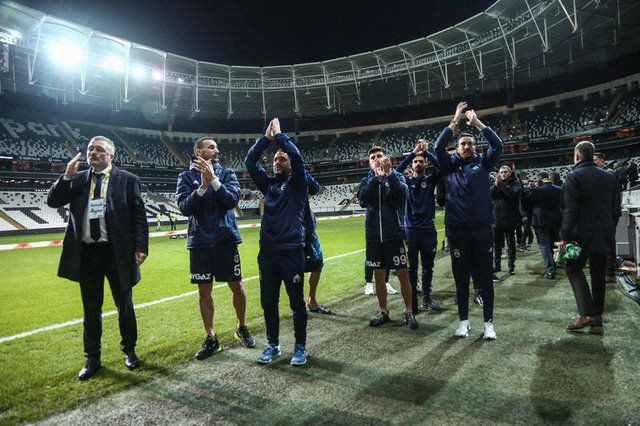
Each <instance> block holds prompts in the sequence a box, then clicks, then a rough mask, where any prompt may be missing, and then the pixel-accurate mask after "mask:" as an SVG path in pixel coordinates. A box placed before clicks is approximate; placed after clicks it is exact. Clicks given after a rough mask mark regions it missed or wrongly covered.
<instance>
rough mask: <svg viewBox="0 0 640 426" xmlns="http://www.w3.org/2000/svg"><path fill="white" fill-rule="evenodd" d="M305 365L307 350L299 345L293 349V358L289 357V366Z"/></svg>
mask: <svg viewBox="0 0 640 426" xmlns="http://www.w3.org/2000/svg"><path fill="white" fill-rule="evenodd" d="M306 363H307V350H306V349H305V348H304V346H302V345H301V344H299V343H296V345H295V346H294V348H293V356H292V357H291V365H305V364H306Z"/></svg>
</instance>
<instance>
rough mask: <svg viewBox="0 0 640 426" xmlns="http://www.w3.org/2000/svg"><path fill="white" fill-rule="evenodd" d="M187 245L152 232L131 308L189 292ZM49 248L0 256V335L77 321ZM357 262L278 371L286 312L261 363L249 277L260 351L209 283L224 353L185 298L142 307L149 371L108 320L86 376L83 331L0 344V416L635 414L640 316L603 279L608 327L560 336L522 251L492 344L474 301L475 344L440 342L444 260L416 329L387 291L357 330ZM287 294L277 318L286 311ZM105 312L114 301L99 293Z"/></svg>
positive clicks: (446, 286)
mask: <svg viewBox="0 0 640 426" xmlns="http://www.w3.org/2000/svg"><path fill="white" fill-rule="evenodd" d="M441 219H442V218H441V217H439V218H438V225H437V226H438V228H442V224H441ZM362 223H363V219H362V218H351V219H343V220H338V221H323V222H319V225H318V233H319V236H320V240H321V242H322V245H323V251H324V255H325V257H326V258H328V257H331V256H335V255H339V254H342V253H349V252H353V251H355V250H360V249H362V248H363V247H364V230H363V225H362ZM241 233H242V237H243V240H244V243H243V244H242V245H241V246H240V252H241V258H242V264H243V275H244V277H245V278H247V277H252V276H255V275H257V265H256V261H255V258H256V255H257V237H258V230H257V229H246V230H242V231H241ZM184 244H185V242H184V240H169V239H167V238H153V239H152V240H151V249H150V252H151V253H150V257H149V259H148V261H147V262H146V263H145V265H143V270H142V274H143V281H142V282H141V283H140V284H139V285H138V286H136V287H135V289H134V302H135V303H142V302H147V301H151V300H156V299H159V298H162V297H167V296H171V295H177V294H181V293H184V292H186V291H190V290H194V287H193V286H192V285H190V284H188V253H187V251H186V249H185V246H184ZM59 253H60V249H59V248H43V249H29V250H24V251H9V252H0V262H1V264H2V265H3V269H4V270H3V273H2V277H3V278H2V281H1V282H0V300H2V301H3V309H2V311H0V336H7V335H12V334H15V333H19V332H22V331H26V330H30V329H33V328H38V327H42V326H45V325H48V324H54V323H58V322H62V321H68V320H71V319H75V318H80V317H81V316H82V312H81V303H80V297H79V291H78V288H77V284H75V283H71V282H68V281H65V280H61V279H58V278H56V277H55V271H56V267H57V262H58V256H59ZM363 261H364V253H363V252H360V253H357V254H354V255H351V256H346V257H341V258H339V259H335V260H331V261H328V262H326V265H325V270H324V271H323V276H322V280H321V284H320V288H319V297H320V301H321V302H323V303H324V302H327V303H328V304H329V306H331V307H332V308H334V310H335V311H336V314H335V315H332V316H311V317H310V321H309V327H308V329H309V338H308V349H309V351H310V361H309V364H308V365H307V366H306V367H304V368H293V367H291V366H289V365H288V357H289V356H290V352H291V347H292V346H293V339H292V336H291V323H290V319H285V320H283V321H282V322H281V330H282V336H281V341H282V345H283V355H284V356H283V357H281V358H280V359H279V360H278V361H277V362H275V363H274V364H273V365H272V366H268V367H266V368H265V367H264V366H257V365H256V364H255V362H254V361H255V358H256V357H257V355H258V353H259V350H260V348H261V347H262V345H263V344H264V334H263V333H264V332H263V319H262V313H261V309H260V304H259V293H258V285H257V284H258V282H257V280H252V281H249V282H247V283H246V289H247V295H248V299H249V306H248V309H249V310H248V318H249V326H250V328H251V329H252V330H253V331H254V332H255V335H256V337H257V338H258V340H259V348H258V349H255V350H249V349H245V348H241V347H238V346H237V344H235V343H234V342H233V340H232V337H231V333H232V331H233V327H234V321H235V320H234V312H233V308H232V306H231V301H230V292H229V291H228V289H226V288H219V289H216V290H214V300H215V301H216V330H217V332H218V334H219V336H220V339H221V341H222V343H223V346H224V347H225V348H226V350H225V351H223V352H222V353H220V354H217V355H215V356H214V357H212V358H211V359H210V360H207V361H204V362H195V361H193V354H194V352H195V350H197V348H198V346H199V344H200V342H201V340H202V338H203V337H204V333H203V331H202V325H201V321H200V317H199V313H198V308H197V302H196V298H195V296H189V297H184V298H180V299H176V300H173V301H171V302H166V303H162V304H157V305H154V306H150V307H146V308H143V309H138V310H137V312H136V314H137V317H138V327H139V341H138V354H139V356H140V358H141V359H142V361H143V366H142V368H140V369H139V370H136V371H135V372H129V371H127V370H126V369H124V367H123V365H122V357H121V353H120V350H119V344H118V342H119V334H118V327H117V318H116V317H115V316H111V317H108V318H105V319H104V335H103V339H102V344H103V369H102V371H101V372H100V373H99V374H98V375H97V376H96V377H95V378H93V379H92V380H90V381H88V382H86V383H80V382H78V381H77V379H76V378H75V376H76V374H77V371H78V370H79V368H80V367H81V365H82V363H83V357H82V325H81V324H78V325H74V326H69V327H65V328H62V329H58V330H53V331H48V332H43V333H39V334H35V335H33V336H30V337H27V338H24V339H18V340H13V341H10V342H6V343H0V423H21V422H26V421H34V420H38V419H42V418H47V417H49V416H52V415H53V416H54V417H52V418H51V419H50V420H51V421H52V422H55V423H74V422H76V423H77V422H85V423H86V422H94V420H95V422H98V423H141V422H147V423H172V422H185V421H187V420H188V421H190V422H194V423H213V422H221V421H225V422H231V423H265V422H266V423H295V424H302V423H320V422H322V423H350V424H360V423H405V424H415V423H437V424H440V423H473V424H477V423H507V424H513V423H549V422H561V423H579V424H603V423H605V424H610V423H616V424H627V423H637V420H638V419H639V418H640V409H639V408H638V405H637V403H636V401H637V396H638V394H637V389H638V387H637V369H636V365H637V360H638V358H639V356H640V349H639V348H638V345H637V342H638V335H639V334H640V333H639V331H640V327H639V326H638V321H637V318H638V313H639V312H640V311H639V310H638V307H637V306H636V305H634V304H633V303H632V302H631V301H630V300H629V299H626V298H625V297H623V296H622V295H621V294H620V293H619V292H618V291H617V290H614V289H613V287H609V288H608V294H607V306H606V319H607V324H606V328H605V333H604V335H589V334H579V335H575V334H570V333H567V332H566V331H565V330H564V326H565V324H566V323H567V322H568V321H570V320H571V319H573V318H574V316H575V301H574V299H573V296H572V293H571V290H570V287H569V285H568V283H567V281H566V280H565V279H558V280H555V281H547V280H543V279H540V278H539V273H540V272H542V269H543V268H542V263H541V261H540V260H539V255H538V254H536V253H533V254H527V255H525V256H523V255H521V254H520V253H519V260H518V263H517V268H518V274H517V275H515V276H514V277H509V278H506V277H505V279H503V281H501V282H500V283H499V284H497V285H496V310H495V311H496V315H495V321H496V331H497V333H498V340H497V341H495V342H484V341H482V340H480V339H478V338H477V336H478V335H479V333H480V330H481V312H480V310H479V309H478V308H471V322H472V333H471V334H472V337H471V338H469V339H465V340H461V341H458V340H454V339H451V338H450V336H451V335H452V334H453V332H454V330H455V327H456V325H457V315H456V310H455V306H454V305H452V303H451V299H452V298H453V296H454V285H453V280H452V277H451V270H450V262H449V259H448V258H444V257H441V256H438V258H437V261H436V268H435V278H434V285H435V294H434V297H435V299H436V300H437V301H438V302H439V303H441V304H442V305H443V307H445V308H446V309H445V311H443V312H442V313H439V314H435V313H423V314H420V315H419V316H418V321H419V322H420V328H419V329H418V330H417V331H416V332H414V333H410V332H408V331H407V330H405V328H404V327H403V325H402V323H401V321H400V320H401V316H400V312H401V310H402V306H401V300H400V297H398V296H393V297H390V307H391V317H392V319H393V320H394V321H393V322H392V323H391V324H389V325H388V326H385V327H382V328H379V329H370V328H369V327H368V326H367V321H368V318H369V316H370V315H371V314H373V313H374V312H375V309H376V301H375V297H373V298H371V297H364V296H362V285H363V278H362V274H363ZM536 274H538V275H536ZM396 285H397V282H396ZM282 293H283V294H282V297H281V303H280V305H281V313H282V314H283V315H284V314H286V315H285V316H288V314H289V309H288V301H287V297H286V295H285V294H284V291H283V292H282ZM104 309H105V311H107V310H112V309H113V302H112V301H111V297H110V295H108V293H107V295H106V296H105V308H104ZM114 407H115V408H114ZM69 410H71V411H69ZM114 410H116V411H117V415H115V414H114ZM89 415H90V416H91V417H87V416H89Z"/></svg>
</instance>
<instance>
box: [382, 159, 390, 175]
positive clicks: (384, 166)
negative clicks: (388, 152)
mask: <svg viewBox="0 0 640 426" xmlns="http://www.w3.org/2000/svg"><path fill="white" fill-rule="evenodd" d="M380 165H381V166H382V171H383V172H384V174H385V175H389V173H391V160H389V157H382V158H381V159H380Z"/></svg>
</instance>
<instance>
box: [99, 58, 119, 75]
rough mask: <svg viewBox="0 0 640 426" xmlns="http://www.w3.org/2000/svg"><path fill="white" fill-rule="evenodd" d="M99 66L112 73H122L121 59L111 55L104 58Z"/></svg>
mask: <svg viewBox="0 0 640 426" xmlns="http://www.w3.org/2000/svg"><path fill="white" fill-rule="evenodd" d="M100 66H101V67H102V68H105V69H108V70H112V71H118V72H122V71H124V65H123V64H122V59H120V58H119V57H118V56H115V55H111V56H109V57H107V58H105V59H104V60H103V61H102V63H101V64H100Z"/></svg>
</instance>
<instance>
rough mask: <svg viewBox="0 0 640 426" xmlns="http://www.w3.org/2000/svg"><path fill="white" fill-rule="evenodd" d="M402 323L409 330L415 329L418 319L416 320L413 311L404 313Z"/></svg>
mask: <svg viewBox="0 0 640 426" xmlns="http://www.w3.org/2000/svg"><path fill="white" fill-rule="evenodd" d="M404 323H405V324H406V326H407V328H408V329H409V330H415V329H416V328H418V321H416V317H414V316H413V312H405V313H404Z"/></svg>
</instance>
